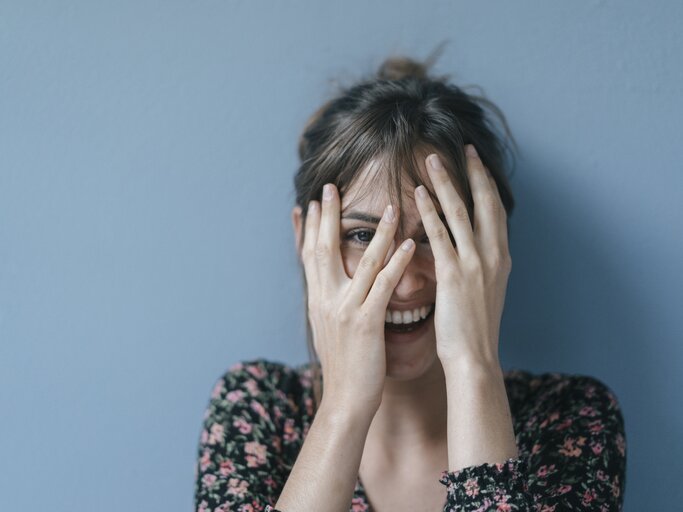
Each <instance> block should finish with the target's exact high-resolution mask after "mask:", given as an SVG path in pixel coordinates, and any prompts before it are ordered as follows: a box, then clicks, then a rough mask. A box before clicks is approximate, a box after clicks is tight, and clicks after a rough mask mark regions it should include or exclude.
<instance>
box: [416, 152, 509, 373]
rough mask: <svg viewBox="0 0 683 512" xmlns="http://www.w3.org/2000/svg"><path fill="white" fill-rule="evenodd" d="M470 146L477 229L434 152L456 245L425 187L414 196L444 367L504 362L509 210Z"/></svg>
mask: <svg viewBox="0 0 683 512" xmlns="http://www.w3.org/2000/svg"><path fill="white" fill-rule="evenodd" d="M466 149H467V173H468V177H469V183H470V187H471V189H472V197H473V199H474V220H475V222H474V229H473V228H472V223H471V222H470V218H469V214H468V211H467V207H466V205H465V202H464V201H463V199H462V198H461V197H460V195H459V194H458V192H457V191H456V189H455V187H454V186H453V183H452V182H451V180H450V177H449V175H448V173H447V172H446V170H445V169H444V167H443V164H442V163H441V161H440V160H439V158H438V156H437V155H436V154H432V155H430V156H428V157H427V162H426V163H427V169H428V174H429V177H430V179H431V182H432V184H433V185H434V189H435V192H436V196H437V197H438V199H439V203H440V204H441V207H442V209H443V211H444V214H445V217H446V220H447V222H448V226H449V228H450V230H451V233H452V234H453V237H454V239H455V244H456V247H453V243H452V242H451V239H450V236H449V233H448V230H447V229H446V227H445V226H444V225H443V223H442V222H441V219H440V218H439V216H438V215H437V212H436V208H435V206H434V203H433V202H432V200H431V198H430V197H429V195H428V194H427V191H426V189H425V188H424V187H423V186H420V187H417V188H416V190H415V200H416V202H417V207H418V210H419V212H420V216H421V217H422V222H423V224H424V226H425V230H426V232H427V236H428V237H429V240H430V244H431V248H432V252H433V254H434V263H435V267H436V268H435V270H436V306H435V310H434V327H435V331H436V346H437V354H438V357H439V359H440V360H441V363H442V364H443V365H444V366H446V365H449V364H458V363H461V362H465V363H471V362H474V363H475V364H483V365H485V366H489V367H490V366H491V365H499V359H498V335H499V329H500V321H501V316H502V313H503V305H504V303H505V292H506V288H507V282H508V276H509V274H510V270H511V268H512V260H511V258H510V252H509V249H508V237H507V223H506V212H505V208H504V206H503V203H502V201H501V199H500V195H499V193H498V189H497V187H496V184H495V181H494V180H493V178H492V177H491V175H490V173H489V171H488V169H486V167H484V165H483V163H482V162H481V160H480V159H479V157H478V156H477V153H476V150H475V149H474V146H472V145H468V146H467V148H466ZM420 189H421V190H420ZM421 191H422V192H423V194H420V192H421Z"/></svg>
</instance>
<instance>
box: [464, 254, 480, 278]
mask: <svg viewBox="0 0 683 512" xmlns="http://www.w3.org/2000/svg"><path fill="white" fill-rule="evenodd" d="M463 265H464V266H465V267H466V268H467V269H468V270H469V271H470V272H473V273H481V271H482V270H483V267H484V265H483V263H482V261H481V258H480V257H479V255H478V254H474V255H471V256H468V257H466V258H463Z"/></svg>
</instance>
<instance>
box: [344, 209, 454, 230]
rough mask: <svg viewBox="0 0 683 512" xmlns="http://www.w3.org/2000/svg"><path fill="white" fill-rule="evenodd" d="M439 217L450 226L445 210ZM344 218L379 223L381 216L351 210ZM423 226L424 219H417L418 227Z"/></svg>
mask: <svg viewBox="0 0 683 512" xmlns="http://www.w3.org/2000/svg"><path fill="white" fill-rule="evenodd" d="M439 218H440V219H441V222H443V224H444V226H446V227H448V221H447V220H446V214H445V213H444V212H441V213H440V214H439ZM342 219H353V220H360V221H362V222H367V223H368V224H379V221H380V217H376V216H374V215H370V214H369V213H365V212H357V211H351V212H349V213H347V214H345V215H342ZM422 227H423V226H422V219H420V220H419V221H417V228H418V229H422Z"/></svg>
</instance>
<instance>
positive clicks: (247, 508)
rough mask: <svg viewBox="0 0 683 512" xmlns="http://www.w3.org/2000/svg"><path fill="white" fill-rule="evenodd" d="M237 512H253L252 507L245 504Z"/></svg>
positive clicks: (249, 504)
mask: <svg viewBox="0 0 683 512" xmlns="http://www.w3.org/2000/svg"><path fill="white" fill-rule="evenodd" d="M239 512H254V506H253V505H252V504H251V503H245V504H244V505H242V506H241V507H240V509H239Z"/></svg>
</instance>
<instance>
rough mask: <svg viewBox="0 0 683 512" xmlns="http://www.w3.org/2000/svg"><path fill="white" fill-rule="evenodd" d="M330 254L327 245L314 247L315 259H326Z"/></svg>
mask: <svg viewBox="0 0 683 512" xmlns="http://www.w3.org/2000/svg"><path fill="white" fill-rule="evenodd" d="M331 252H332V250H331V248H330V246H329V245H327V244H322V243H321V244H318V245H316V246H315V257H316V258H318V259H325V258H327V257H328V256H329V255H330V253H331Z"/></svg>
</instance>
